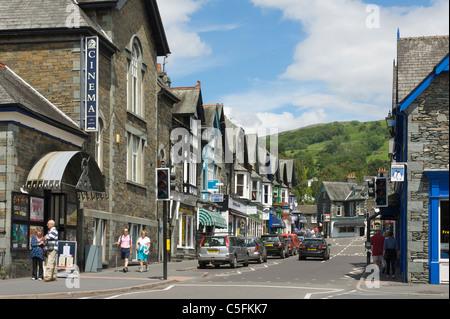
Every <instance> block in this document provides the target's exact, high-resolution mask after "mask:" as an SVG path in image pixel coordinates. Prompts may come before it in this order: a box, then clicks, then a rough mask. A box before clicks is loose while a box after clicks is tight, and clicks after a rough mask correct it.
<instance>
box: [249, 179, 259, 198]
mask: <svg viewBox="0 0 450 319" xmlns="http://www.w3.org/2000/svg"><path fill="white" fill-rule="evenodd" d="M251 192H252V194H251V195H252V198H251V200H252V201H255V202H261V181H259V180H257V179H252V190H251Z"/></svg>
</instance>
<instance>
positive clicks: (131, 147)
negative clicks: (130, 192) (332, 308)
mask: <svg viewBox="0 0 450 319" xmlns="http://www.w3.org/2000/svg"><path fill="white" fill-rule="evenodd" d="M144 145H145V140H144V139H141V138H139V136H137V135H135V134H132V133H130V132H127V180H129V181H132V182H135V183H139V184H143V183H144V174H143V173H144V167H143V166H144Z"/></svg>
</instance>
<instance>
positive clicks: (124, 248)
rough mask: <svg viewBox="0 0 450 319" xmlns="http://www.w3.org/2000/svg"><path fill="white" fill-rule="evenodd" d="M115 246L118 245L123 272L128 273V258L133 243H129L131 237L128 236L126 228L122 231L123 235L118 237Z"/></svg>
mask: <svg viewBox="0 0 450 319" xmlns="http://www.w3.org/2000/svg"><path fill="white" fill-rule="evenodd" d="M115 244H116V245H120V259H123V260H124V266H123V272H127V271H128V258H130V254H131V252H132V251H133V243H132V241H131V236H130V235H128V228H124V229H123V235H121V236H120V237H119V239H118V240H117V242H116V243H115Z"/></svg>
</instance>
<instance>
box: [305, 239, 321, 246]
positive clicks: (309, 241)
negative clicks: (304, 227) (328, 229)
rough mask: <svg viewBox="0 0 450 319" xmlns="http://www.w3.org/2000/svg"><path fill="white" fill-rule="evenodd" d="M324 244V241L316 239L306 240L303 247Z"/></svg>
mask: <svg viewBox="0 0 450 319" xmlns="http://www.w3.org/2000/svg"><path fill="white" fill-rule="evenodd" d="M322 243H323V239H314V238H305V239H304V240H303V242H302V244H303V245H308V244H313V245H314V244H315V245H317V244H322Z"/></svg>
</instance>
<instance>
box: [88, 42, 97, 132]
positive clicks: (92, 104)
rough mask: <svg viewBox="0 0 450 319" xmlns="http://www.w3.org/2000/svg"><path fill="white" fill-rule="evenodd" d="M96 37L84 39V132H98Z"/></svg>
mask: <svg viewBox="0 0 450 319" xmlns="http://www.w3.org/2000/svg"><path fill="white" fill-rule="evenodd" d="M98 44H99V43H98V37H86V75H85V83H86V87H85V92H86V96H85V103H86V104H85V106H86V112H85V131H86V132H97V131H98Z"/></svg>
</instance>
